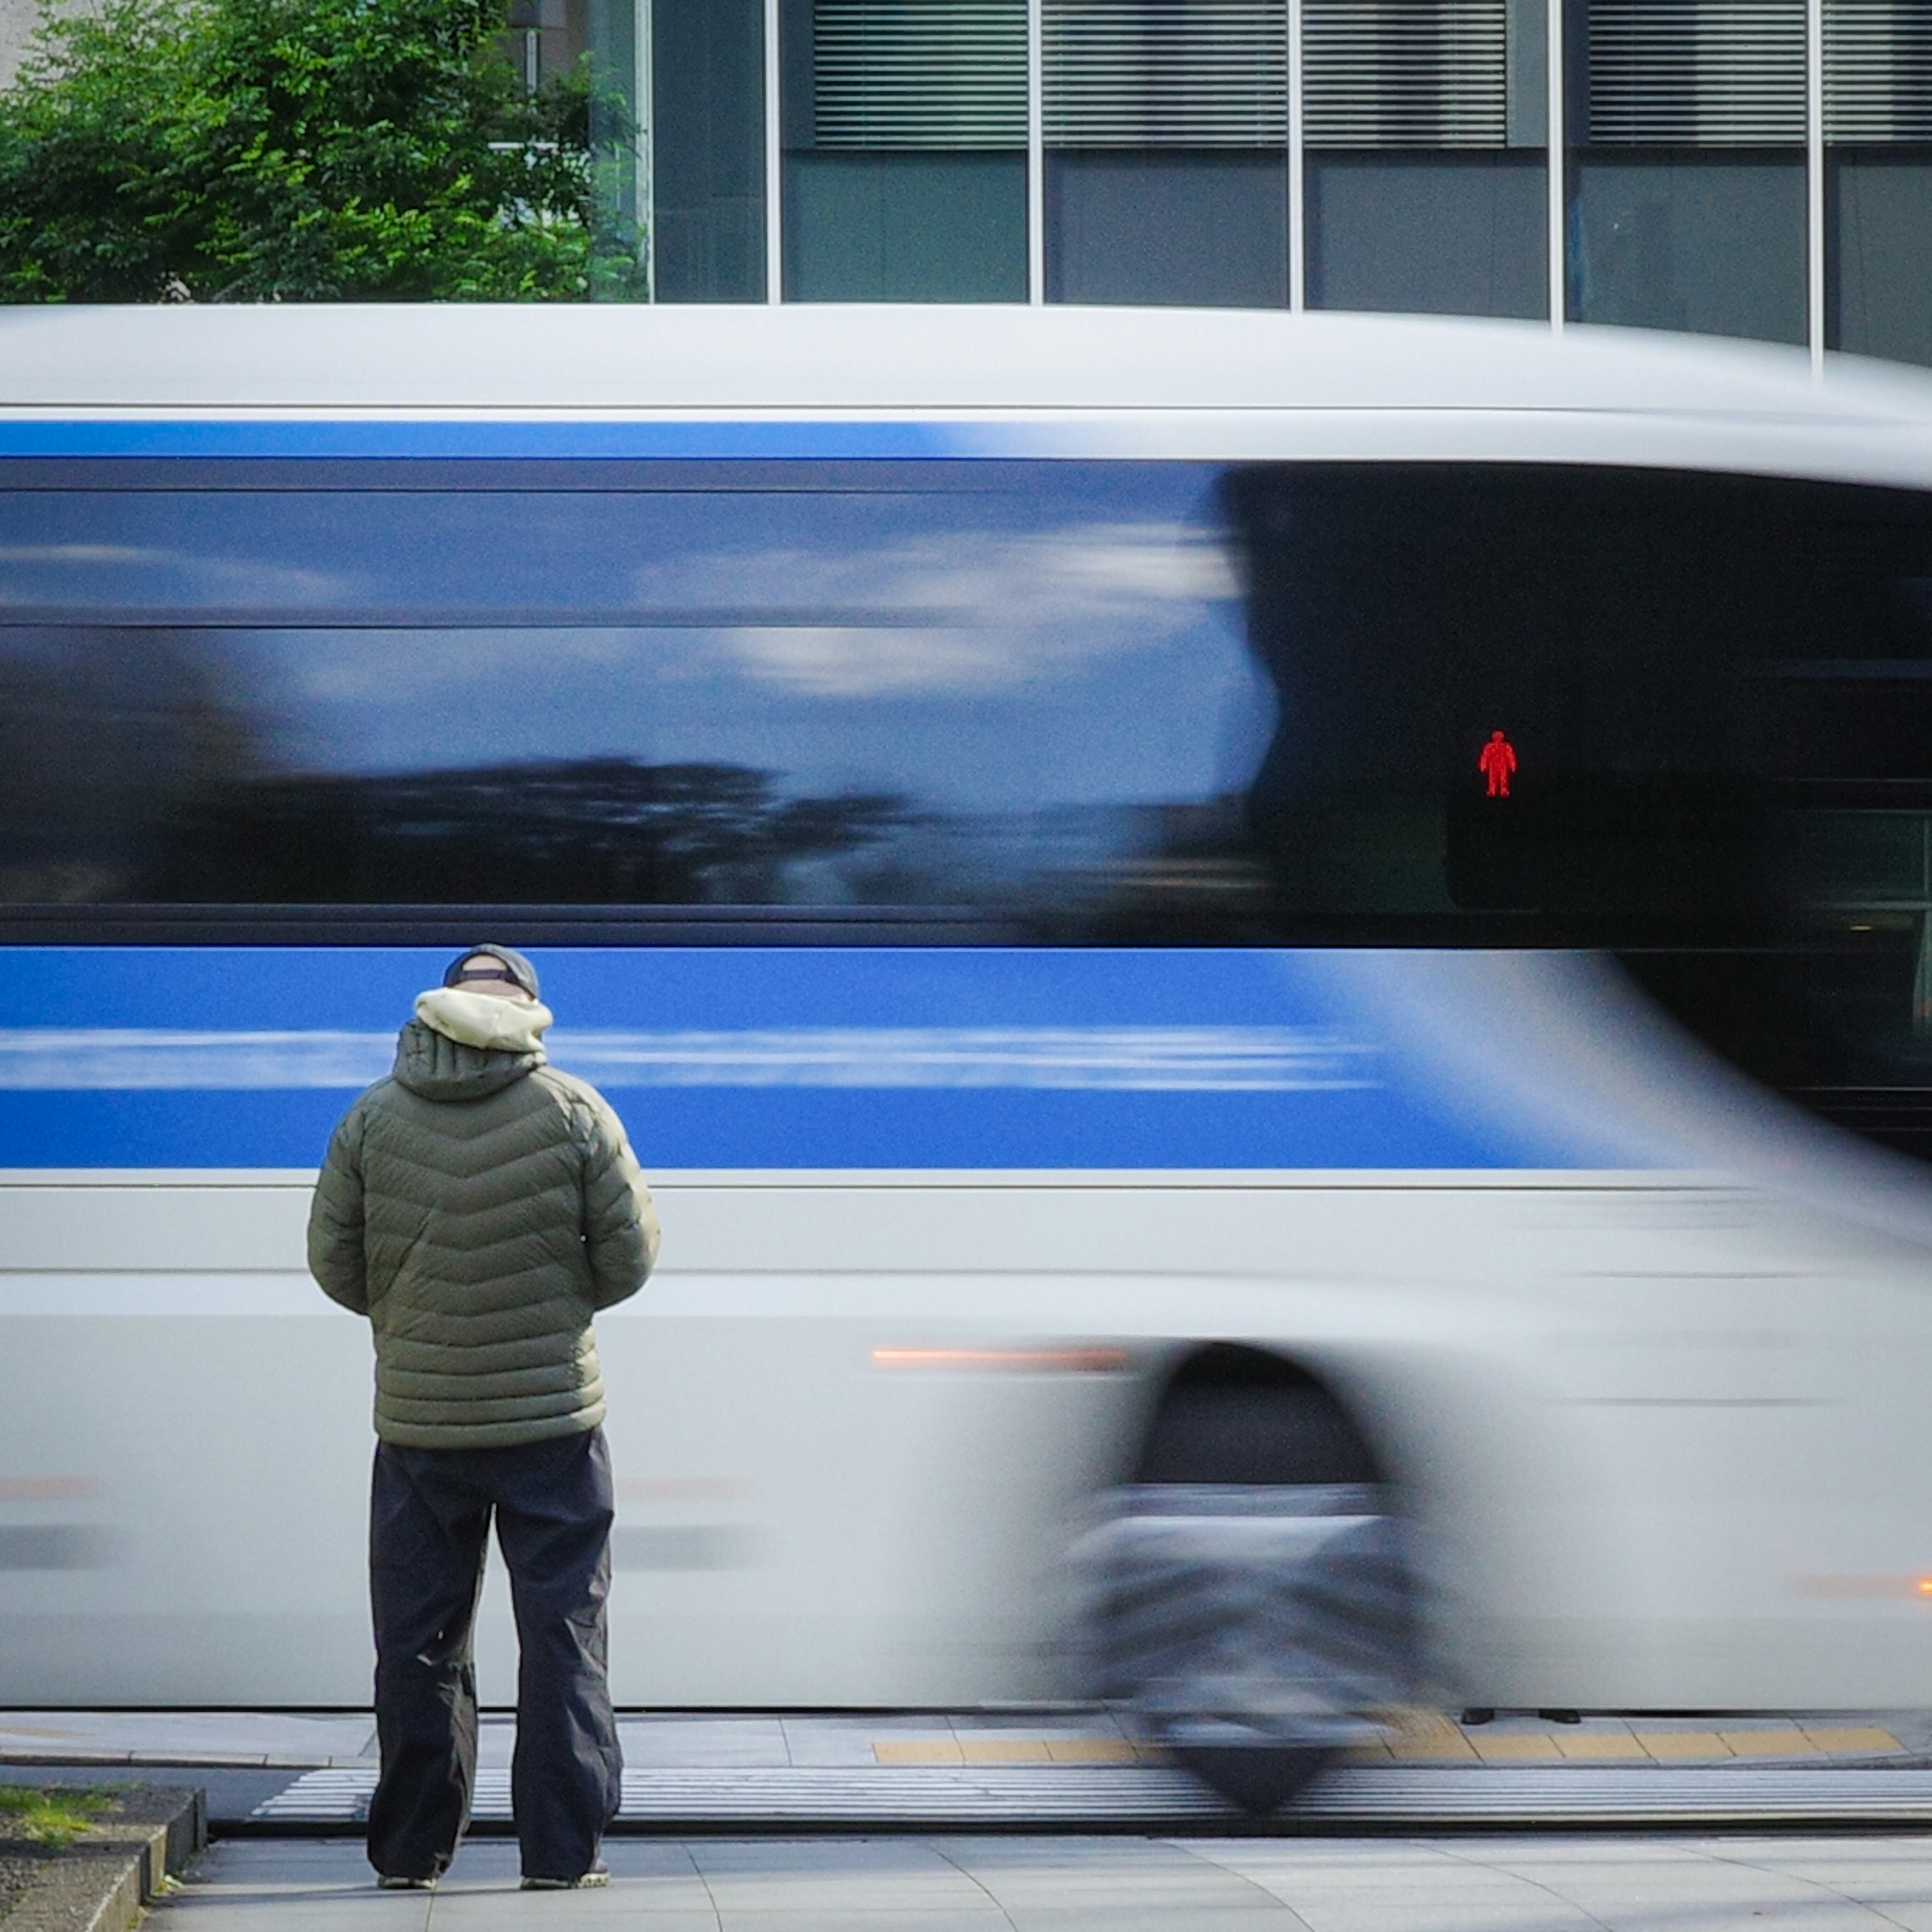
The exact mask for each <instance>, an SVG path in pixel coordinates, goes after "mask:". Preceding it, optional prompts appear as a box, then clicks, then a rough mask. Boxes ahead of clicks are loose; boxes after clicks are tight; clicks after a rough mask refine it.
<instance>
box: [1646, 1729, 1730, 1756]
mask: <svg viewBox="0 0 1932 1932" xmlns="http://www.w3.org/2000/svg"><path fill="white" fill-rule="evenodd" d="M1637 1742H1638V1743H1639V1744H1640V1745H1643V1748H1644V1749H1645V1750H1646V1751H1648V1752H1649V1754H1650V1755H1651V1756H1652V1757H1730V1751H1728V1750H1727V1748H1725V1745H1724V1739H1722V1738H1721V1737H1719V1736H1718V1734H1717V1733H1716V1732H1715V1731H1640V1732H1638V1733H1637Z"/></svg>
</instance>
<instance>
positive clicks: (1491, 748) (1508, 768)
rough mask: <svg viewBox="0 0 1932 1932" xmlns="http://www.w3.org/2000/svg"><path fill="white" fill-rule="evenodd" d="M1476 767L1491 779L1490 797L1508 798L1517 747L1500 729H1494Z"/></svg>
mask: <svg viewBox="0 0 1932 1932" xmlns="http://www.w3.org/2000/svg"><path fill="white" fill-rule="evenodd" d="M1476 769H1477V770H1478V771H1479V772H1481V773H1482V774H1483V775H1484V777H1485V778H1487V779H1488V780H1489V781H1490V797H1492V798H1508V796H1509V781H1510V773H1511V772H1513V771H1514V770H1515V769H1516V747H1515V746H1514V745H1512V744H1511V742H1510V741H1509V740H1508V739H1507V738H1505V736H1503V734H1502V733H1501V732H1500V731H1492V732H1491V733H1490V742H1488V743H1487V745H1484V747H1483V751H1482V755H1481V757H1479V758H1478V759H1477V760H1476Z"/></svg>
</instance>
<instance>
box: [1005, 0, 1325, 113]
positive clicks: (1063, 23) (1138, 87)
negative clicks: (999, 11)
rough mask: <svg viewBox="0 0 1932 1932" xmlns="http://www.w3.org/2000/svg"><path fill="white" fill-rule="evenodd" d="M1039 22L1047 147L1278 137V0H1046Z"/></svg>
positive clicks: (1281, 105)
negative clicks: (1043, 38) (1041, 22)
mask: <svg viewBox="0 0 1932 1932" xmlns="http://www.w3.org/2000/svg"><path fill="white" fill-rule="evenodd" d="M1044 26H1045V33H1046V44H1045V46H1044V47H1043V50H1042V51H1043V62H1044V70H1045V71H1044V74H1043V81H1044V86H1045V89H1046V101H1045V110H1046V139H1047V141H1048V142H1049V145H1052V146H1055V147H1062V148H1278V147H1282V146H1285V145H1286V143H1287V140H1288V5H1287V0H1046V6H1045V9H1044Z"/></svg>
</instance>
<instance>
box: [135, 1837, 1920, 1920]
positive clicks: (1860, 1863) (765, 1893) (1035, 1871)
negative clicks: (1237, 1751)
mask: <svg viewBox="0 0 1932 1932" xmlns="http://www.w3.org/2000/svg"><path fill="white" fill-rule="evenodd" d="M608 1852H609V1862H610V1873H611V1882H610V1887H609V1888H608V1889H607V1890H605V1891H579V1892H555V1893H526V1892H523V1891H519V1890H518V1889H517V1859H516V1849H515V1847H514V1846H512V1845H509V1844H506V1843H502V1842H501V1841H495V1842H483V1843H475V1842H472V1843H468V1844H466V1845H465V1846H463V1849H462V1850H461V1851H460V1852H459V1853H458V1856H457V1860H456V1862H455V1865H454V1866H453V1867H452V1869H451V1871H450V1873H449V1876H448V1877H447V1878H446V1879H445V1880H444V1882H443V1885H442V1886H441V1887H440V1888H439V1889H438V1890H437V1891H434V1892H433V1893H429V1894H422V1893H410V1892H378V1891H376V1890H375V1889H374V1886H373V1885H372V1884H371V1878H370V1873H369V1870H368V1866H367V1865H366V1864H364V1862H363V1861H362V1853H361V1848H360V1847H359V1846H356V1845H353V1844H347V1843H341V1842H335V1843H329V1842H320V1843H318V1842H316V1841H298V1842H294V1843H290V1842H289V1841H280V1842H264V1841H260V1840H256V1841H248V1840H237V1841H229V1842H228V1843H223V1844H218V1845H217V1846H215V1847H214V1849H213V1850H211V1852H209V1853H208V1855H207V1856H206V1857H205V1858H204V1859H202V1861H201V1863H200V1864H199V1867H197V1868H196V1870H195V1871H194V1872H193V1873H192V1874H191V1876H190V1879H189V1880H188V1882H187V1885H185V1886H184V1888H183V1889H182V1890H181V1892H180V1893H179V1894H178V1895H177V1896H176V1897H175V1898H173V1899H172V1900H169V1902H168V1903H166V1904H164V1905H163V1906H161V1907H160V1908H159V1909H158V1910H157V1912H156V1914H155V1915H154V1918H153V1920H152V1921H151V1925H152V1926H153V1927H154V1928H156V1932H163V1928H164V1932H256V1928H257V1927H261V1928H264V1932H266V1928H269V1927H273V1928H274V1932H499V1928H501V1932H512V1928H514V1932H532V1928H538V1932H577V1928H580V1927H615V1926H616V1925H618V1924H635V1925H639V1926H643V1927H649V1928H650V1932H832V1928H835V1927H836V1928H841V1932H844V1928H849V1927H854V1926H870V1927H878V1928H880V1932H885V1928H890V1932H1157V1928H1158V1932H1175V1928H1178V1927H1184V1928H1186V1932H1217V1928H1220V1927H1223V1926H1226V1927H1229V1932H1275V1928H1280V1932H1310V1928H1311V1927H1313V1928H1315V1932H1440V1928H1442V1927H1445V1926H1463V1927H1508V1928H1509V1932H1579V1928H1583V1932H1729V1928H1733V1927H1742V1926H1751V1925H1755V1924H1757V1923H1759V1921H1763V1922H1764V1923H1766V1924H1769V1925H1776V1924H1785V1925H1787V1926H1802V1927H1803V1928H1804V1932H1898V1928H1899V1927H1922V1926H1924V1925H1925V1924H1927V1922H1928V1921H1927V1917H1926V1909H1925V1905H1924V1901H1925V1900H1926V1899H1927V1897H1932V1838H1927V1837H1924V1836H1919V1837H1914V1838H1896V1837H1890V1838H1870V1837H1855V1836H1846V1835H1838V1836H1832V1837H1822V1838H1821V1837H1818V1836H1791V1837H1780V1838H1763V1837H1757V1838H1725V1839H1712V1838H1709V1837H1693V1836H1679V1837H1673V1838H1670V1839H1667V1840H1665V1841H1661V1842H1660V1841H1655V1840H1651V1839H1646V1838H1620V1839H1611V1838H1590V1837H1584V1838H1576V1837H1568V1836H1564V1837H1557V1838H1551V1837H1548V1836H1544V1837H1541V1838H1459V1839H1457V1840H1454V1841H1432V1840H1430V1839H1428V1838H1373V1839H1355V1840H1347V1839H1333V1838H1330V1839H1300V1840H1269V1839H1244V1840H1235V1841H1231V1840H1228V1839H1223V1838H1194V1839H1190V1840H1188V1841H1184V1842H1177V1841H1172V1840H1167V1839H1163V1838H1147V1837H1135V1838H1109V1839H1094V1838H990V1837H983V1836H977V1835H976V1836H971V1837H953V1838H945V1839H935V1838H922V1837H917V1836H914V1837H907V1838H839V1839H826V1838H820V1839H816V1840H812V1841H799V1840H796V1839H778V1838H772V1839H765V1840H762V1841H752V1842H746V1841H743V1840H732V1839H709V1840H692V1841H678V1840H673V1839H651V1840H640V1839H635V1838H632V1839H626V1840H622V1841H616V1842H613V1843H611V1844H610V1846H609V1847H608Z"/></svg>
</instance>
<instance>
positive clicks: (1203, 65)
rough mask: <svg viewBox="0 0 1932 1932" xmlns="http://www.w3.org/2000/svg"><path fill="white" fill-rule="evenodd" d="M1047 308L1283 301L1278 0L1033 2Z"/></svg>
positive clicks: (1284, 180) (1284, 31)
mask: <svg viewBox="0 0 1932 1932" xmlns="http://www.w3.org/2000/svg"><path fill="white" fill-rule="evenodd" d="M1043 28H1044V33H1045V41H1044V45H1043V49H1042V61H1043V83H1044V88H1045V101H1044V104H1043V105H1044V110H1045V125H1046V196H1045V199H1046V294H1047V296H1048V299H1049V300H1050V301H1054V302H1124V303H1136V304H1155V305H1160V304H1184V305H1201V306H1205V307H1223V308H1280V307H1283V306H1285V305H1286V303H1287V301H1288V283H1289V270H1288V16H1287V0H1046V5H1045V7H1044V10H1043Z"/></svg>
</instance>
